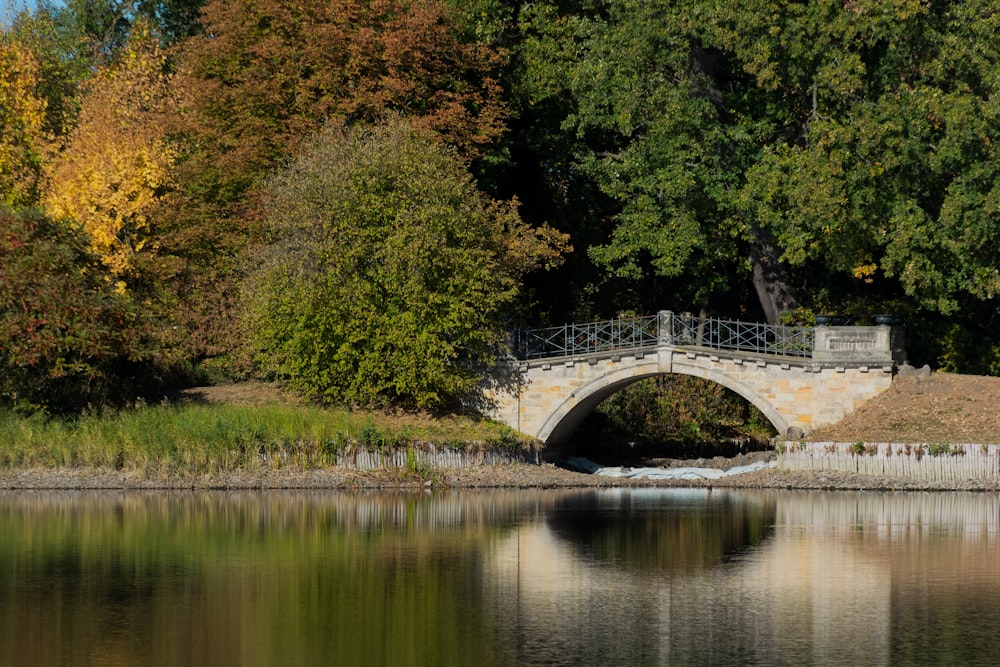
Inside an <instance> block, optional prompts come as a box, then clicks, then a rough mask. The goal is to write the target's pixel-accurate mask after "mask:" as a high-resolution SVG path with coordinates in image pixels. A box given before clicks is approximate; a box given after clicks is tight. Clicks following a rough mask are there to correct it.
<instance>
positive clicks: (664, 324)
mask: <svg viewBox="0 0 1000 667" xmlns="http://www.w3.org/2000/svg"><path fill="white" fill-rule="evenodd" d="M656 315H657V321H656V338H657V341H656V342H657V344H658V345H673V344H674V314H673V312H672V311H669V310H661V311H660V312H659V313H657V314H656Z"/></svg>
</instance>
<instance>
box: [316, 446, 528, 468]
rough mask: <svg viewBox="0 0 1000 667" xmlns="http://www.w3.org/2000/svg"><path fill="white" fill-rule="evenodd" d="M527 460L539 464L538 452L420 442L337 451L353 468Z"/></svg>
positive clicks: (454, 465) (461, 465) (341, 462)
mask: <svg viewBox="0 0 1000 667" xmlns="http://www.w3.org/2000/svg"><path fill="white" fill-rule="evenodd" d="M525 462H527V463H538V452H537V451H536V450H533V449H532V450H521V449H507V448H485V447H484V448H482V449H477V448H464V449H452V448H447V447H436V446H434V445H424V444H421V445H415V446H413V447H405V446H404V447H395V448H387V449H384V450H380V449H367V448H364V447H348V448H345V449H342V450H339V451H338V452H337V463H336V465H337V466H338V467H342V468H347V469H350V470H379V469H381V468H407V469H414V468H469V467H472V466H479V465H503V464H508V463H525Z"/></svg>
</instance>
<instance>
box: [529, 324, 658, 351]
mask: <svg viewBox="0 0 1000 667" xmlns="http://www.w3.org/2000/svg"><path fill="white" fill-rule="evenodd" d="M658 323H659V317H658V316H657V315H651V316H648V317H630V318H619V319H614V320H608V321H604V322H588V323H586V324H564V325H562V326H558V327H548V328H545V329H529V330H526V331H521V332H519V333H518V336H517V341H516V344H515V345H516V349H515V354H516V355H517V356H518V357H519V358H520V359H541V358H545V357H573V356H580V355H585V354H595V353H599V352H615V351H617V350H637V349H642V348H655V347H656V345H657V343H658V341H659V333H660V330H659V324H658Z"/></svg>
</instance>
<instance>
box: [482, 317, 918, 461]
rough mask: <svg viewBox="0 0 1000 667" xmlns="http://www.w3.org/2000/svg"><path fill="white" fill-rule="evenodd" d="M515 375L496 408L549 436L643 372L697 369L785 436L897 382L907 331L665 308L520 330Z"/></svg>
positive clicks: (500, 415)
mask: <svg viewBox="0 0 1000 667" xmlns="http://www.w3.org/2000/svg"><path fill="white" fill-rule="evenodd" d="M515 352H516V355H517V361H516V364H517V365H516V369H517V372H516V374H515V376H516V377H515V382H514V383H512V388H511V389H510V390H507V391H496V392H495V393H494V394H493V396H492V398H493V400H494V403H495V412H494V415H493V416H494V417H495V418H497V419H499V420H500V421H502V422H504V423H506V424H507V425H509V426H511V427H512V428H515V429H517V430H518V431H520V432H522V433H525V434H527V435H531V436H534V437H536V438H538V439H539V440H541V441H543V442H544V443H546V444H547V445H558V444H560V443H562V442H564V441H565V440H566V439H567V438H568V437H569V436H570V435H571V434H572V432H573V431H574V429H575V428H576V427H577V426H578V425H579V424H580V422H581V421H582V420H583V418H584V417H585V416H586V415H587V414H588V413H589V412H591V411H592V410H593V409H594V408H595V407H597V405H598V404H599V403H601V401H603V400H604V399H606V398H607V397H609V396H611V395H612V394H614V393H615V392H617V391H619V390H621V389H622V388H624V387H625V386H627V385H629V384H631V383H633V382H637V381H638V380H641V379H643V378H649V377H653V376H656V375H662V374H665V373H680V374H683V375H692V376H695V377H700V378H703V379H706V380H710V381H712V382H717V383H718V384H721V385H722V386H724V387H726V388H728V389H730V390H732V391H734V392H735V393H737V394H739V395H740V396H742V397H743V398H745V399H746V400H747V401H749V402H750V403H752V404H753V405H755V406H756V407H757V408H758V409H760V411H761V412H762V413H763V414H764V415H765V416H766V417H767V419H768V420H770V422H771V423H772V424H773V425H774V427H775V428H776V429H777V431H778V433H779V434H781V435H782V436H784V437H786V438H796V437H801V436H803V435H807V434H808V433H810V432H811V431H814V430H817V429H820V428H822V427H824V426H828V425H831V424H833V423H835V422H837V421H839V420H840V419H841V418H843V417H844V416H846V415H848V414H850V413H851V412H852V411H853V410H855V409H856V408H857V407H858V406H859V405H861V404H862V403H864V402H865V401H868V400H869V399H871V398H874V397H875V396H877V395H879V394H880V393H882V392H884V391H885V390H886V389H888V388H889V386H890V385H891V384H892V379H893V376H894V374H895V370H896V364H897V363H901V362H903V361H904V360H905V351H904V349H903V331H902V329H901V328H899V327H895V326H891V324H890V323H889V322H886V323H885V324H881V325H877V326H815V327H812V326H808V327H807V326H798V327H790V326H775V325H766V324H756V323H746V322H734V321H727V320H718V319H714V318H705V319H701V318H696V317H692V316H691V315H689V314H675V313H672V312H670V311H662V312H660V313H658V314H657V315H654V316H650V317H641V318H628V319H617V320H611V321H608V322H597V323H590V324H585V325H576V324H569V325H565V326H562V327H554V328H550V329H538V330H534V331H526V332H522V333H521V334H520V335H519V338H518V341H517V349H516V351H515Z"/></svg>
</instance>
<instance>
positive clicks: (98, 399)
mask: <svg viewBox="0 0 1000 667" xmlns="http://www.w3.org/2000/svg"><path fill="white" fill-rule="evenodd" d="M88 246H89V244H88V243H87V240H86V238H85V237H84V236H83V235H82V234H81V233H79V232H78V231H76V230H74V229H73V228H71V227H70V226H68V225H64V224H62V223H59V222H55V221H52V220H50V219H48V218H46V217H45V216H43V215H42V214H40V213H38V212H31V211H21V212H15V211H12V210H10V209H0V403H5V404H7V405H9V406H15V407H18V408H21V409H29V410H43V411H46V412H69V411H75V410H79V409H81V408H84V407H86V406H87V405H90V404H95V405H96V404H102V403H103V402H105V401H106V400H107V399H108V398H109V397H111V396H112V395H113V394H115V393H117V392H120V391H121V390H122V388H123V386H124V385H123V382H122V379H123V375H124V374H125V373H127V372H128V369H129V366H130V365H131V364H133V363H134V362H136V361H138V360H140V359H141V358H142V356H143V355H142V353H141V352H140V347H141V339H142V336H141V335H140V333H139V331H140V327H139V326H138V325H137V320H136V317H135V315H134V313H133V311H132V310H131V308H130V305H129V303H128V301H127V299H126V298H125V297H124V296H122V295H120V294H118V293H116V291H115V288H114V286H113V284H112V282H111V281H110V280H109V279H108V277H107V274H106V273H105V271H104V270H103V269H102V265H101V263H100V262H99V261H97V259H96V258H95V257H93V256H92V255H90V253H89V251H88Z"/></svg>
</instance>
